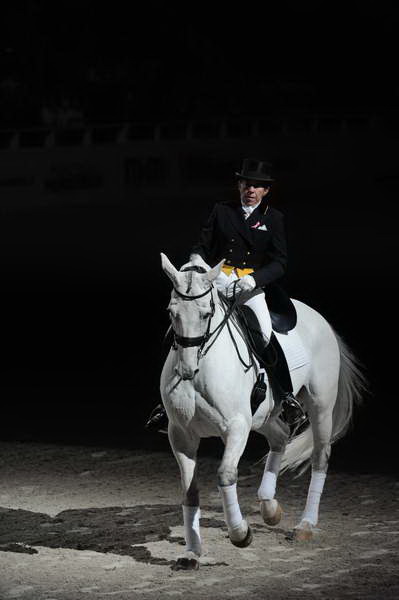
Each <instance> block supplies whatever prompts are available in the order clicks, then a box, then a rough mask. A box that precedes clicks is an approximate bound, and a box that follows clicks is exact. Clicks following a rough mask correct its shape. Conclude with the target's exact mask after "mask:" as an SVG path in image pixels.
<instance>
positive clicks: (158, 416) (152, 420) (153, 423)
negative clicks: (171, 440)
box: [145, 404, 169, 433]
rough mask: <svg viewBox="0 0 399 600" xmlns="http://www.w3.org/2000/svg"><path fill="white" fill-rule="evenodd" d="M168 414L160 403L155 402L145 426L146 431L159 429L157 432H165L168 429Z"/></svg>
mask: <svg viewBox="0 0 399 600" xmlns="http://www.w3.org/2000/svg"><path fill="white" fill-rule="evenodd" d="M168 423H169V419H168V415H167V413H166V410H165V408H164V406H163V405H162V404H157V405H156V407H155V408H154V409H153V411H152V412H151V414H150V416H149V418H148V421H147V423H146V424H145V428H146V429H148V431H159V433H167V431H168Z"/></svg>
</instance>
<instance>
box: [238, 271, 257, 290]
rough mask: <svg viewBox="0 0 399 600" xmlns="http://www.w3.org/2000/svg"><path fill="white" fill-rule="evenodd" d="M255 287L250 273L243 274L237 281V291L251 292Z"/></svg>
mask: <svg viewBox="0 0 399 600" xmlns="http://www.w3.org/2000/svg"><path fill="white" fill-rule="evenodd" d="M255 288H256V283H255V279H254V278H253V277H252V276H251V275H245V276H244V277H241V279H239V280H238V281H237V291H241V292H252V290H254V289H255Z"/></svg>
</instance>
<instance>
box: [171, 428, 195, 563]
mask: <svg viewBox="0 0 399 600" xmlns="http://www.w3.org/2000/svg"><path fill="white" fill-rule="evenodd" d="M168 434H169V441H170V445H171V447H172V450H173V454H174V455H175V458H176V460H177V463H178V465H179V468H180V475H181V484H182V490H183V506H182V508H183V522H184V536H185V540H186V553H185V555H184V556H181V557H180V558H178V559H177V561H176V564H175V566H174V569H176V570H178V569H198V567H199V561H198V558H199V556H201V535H200V526H199V519H200V508H199V491H198V485H197V450H198V446H199V438H198V437H197V436H195V435H193V434H190V433H189V432H187V431H186V430H183V429H181V428H180V427H177V426H175V425H173V424H172V423H169V430H168Z"/></svg>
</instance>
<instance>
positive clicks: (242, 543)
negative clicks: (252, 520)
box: [230, 525, 253, 548]
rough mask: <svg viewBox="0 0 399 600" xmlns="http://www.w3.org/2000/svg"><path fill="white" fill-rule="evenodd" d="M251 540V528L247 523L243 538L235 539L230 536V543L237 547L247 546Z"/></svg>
mask: <svg viewBox="0 0 399 600" xmlns="http://www.w3.org/2000/svg"><path fill="white" fill-rule="evenodd" d="M252 540H253V535H252V530H251V528H250V526H249V525H248V531H247V535H246V536H245V538H244V539H243V540H240V541H237V540H232V539H231V538H230V541H231V543H232V544H234V546H237V548H246V547H247V546H249V545H250V544H251V542H252Z"/></svg>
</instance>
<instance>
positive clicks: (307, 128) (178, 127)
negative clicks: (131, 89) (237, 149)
mask: <svg viewBox="0 0 399 600" xmlns="http://www.w3.org/2000/svg"><path fill="white" fill-rule="evenodd" d="M385 125H386V120H385V119H384V118H382V117H380V116H377V115H358V114H356V115H352V114H347V115H344V116H336V115H328V114H323V115H315V114H312V115H305V116H303V115H301V116H297V115H289V116H283V117H281V116H278V117H274V116H272V117H269V118H266V117H259V118H244V117H243V118H228V119H203V120H187V121H175V122H170V123H157V124H154V123H121V124H112V125H90V126H89V125H88V126H81V127H76V126H74V127H70V128H66V129H62V130H57V129H49V128H31V129H21V130H0V150H3V151H4V150H14V151H15V150H21V149H29V148H43V149H45V148H53V147H77V146H101V145H107V144H129V143H132V142H133V143H139V142H146V143H148V142H150V143H151V142H154V143H162V142H165V143H168V142H184V141H199V142H201V141H207V140H209V141H211V140H227V139H244V138H267V137H272V136H276V135H283V136H295V135H326V134H330V135H350V134H361V133H367V132H368V131H370V130H376V129H377V130H378V129H381V128H384V127H385ZM396 128H397V125H396Z"/></svg>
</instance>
